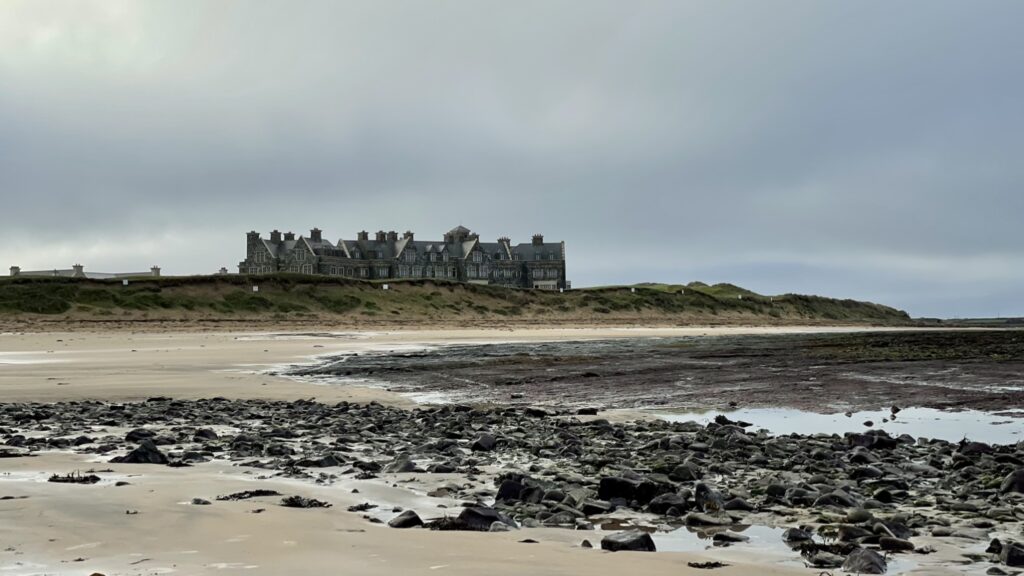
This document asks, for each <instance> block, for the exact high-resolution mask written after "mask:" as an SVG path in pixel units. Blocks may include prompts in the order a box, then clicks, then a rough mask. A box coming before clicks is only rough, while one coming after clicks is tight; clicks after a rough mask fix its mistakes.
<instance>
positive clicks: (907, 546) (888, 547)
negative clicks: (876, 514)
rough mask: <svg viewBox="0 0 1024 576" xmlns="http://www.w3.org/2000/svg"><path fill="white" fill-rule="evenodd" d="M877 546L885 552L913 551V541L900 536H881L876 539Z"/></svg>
mask: <svg viewBox="0 0 1024 576" xmlns="http://www.w3.org/2000/svg"><path fill="white" fill-rule="evenodd" d="M878 546H879V547H881V548H882V550H885V551H887V552H913V551H914V543H913V542H911V541H909V540H904V539H902V538H893V537H891V536H882V537H881V538H879V539H878Z"/></svg>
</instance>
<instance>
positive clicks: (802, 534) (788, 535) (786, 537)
mask: <svg viewBox="0 0 1024 576" xmlns="http://www.w3.org/2000/svg"><path fill="white" fill-rule="evenodd" d="M812 539H813V536H812V535H811V533H810V532H808V531H806V530H801V529H800V528H787V529H786V531H785V532H783V533H782V541H783V542H810V541H811V540H812Z"/></svg>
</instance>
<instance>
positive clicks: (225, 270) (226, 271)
mask: <svg viewBox="0 0 1024 576" xmlns="http://www.w3.org/2000/svg"><path fill="white" fill-rule="evenodd" d="M217 273H218V274H221V275H223V274H227V273H228V269H227V268H224V267H223V266H222V267H221V269H220V270H218V271H217Z"/></svg>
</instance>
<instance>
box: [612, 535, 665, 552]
mask: <svg viewBox="0 0 1024 576" xmlns="http://www.w3.org/2000/svg"><path fill="white" fill-rule="evenodd" d="M601 549H602V550H608V551H610V552H621V551H627V550H628V551H633V552H655V551H657V548H655V546H654V539H653V538H651V535H650V534H648V533H647V532H642V531H640V530H629V531H627V532H616V533H615V534H609V535H608V536H605V537H604V538H602V539H601Z"/></svg>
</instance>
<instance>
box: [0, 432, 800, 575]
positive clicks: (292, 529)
mask: <svg viewBox="0 0 1024 576" xmlns="http://www.w3.org/2000/svg"><path fill="white" fill-rule="evenodd" d="M89 469H96V470H112V472H102V471H100V472H98V475H99V476H101V477H102V478H104V480H102V481H101V482H100V483H98V484H93V485H69V484H55V483H48V482H46V478H47V477H48V476H49V475H50V474H52V473H61V474H64V473H67V472H69V471H73V470H81V471H85V470H89ZM244 470H245V469H242V468H232V467H230V466H227V465H224V464H220V463H207V464H203V465H199V466H195V467H191V468H168V467H165V466H146V465H137V464H136V465H129V464H122V465H118V464H106V463H102V462H88V461H87V460H86V458H84V457H82V456H78V455H73V454H66V453H53V452H51V453H45V454H41V455H40V456H38V457H35V458H17V459H7V460H0V498H2V497H3V496H13V497H15V498H16V499H12V500H0V542H2V543H3V546H4V548H5V550H2V551H0V573H3V574H11V575H14V576H24V575H29V574H66V575H76V576H77V575H83V576H88V575H90V574H93V573H94V572H99V573H102V574H105V575H108V576H109V575H114V574H124V575H128V574H135V575H148V574H234V573H238V574H275V575H276V574H295V575H301V574H310V575H314V574H315V575H320V574H337V573H344V574H365V575H368V576H372V575H378V574H379V575H388V576H390V575H394V574H432V575H433V574H453V575H466V576H477V575H479V574H538V575H570V574H594V575H600V574H626V573H637V571H640V572H639V573H643V574H651V575H660V574H665V575H669V574H685V573H688V572H689V571H690V569H689V568H687V566H686V564H687V562H693V561H706V560H707V559H708V557H709V556H708V555H705V554H700V553H664V554H642V553H628V552H621V553H607V552H602V551H600V550H587V549H583V548H580V547H579V544H580V542H581V541H582V540H583V539H584V538H588V537H589V538H590V539H591V540H592V541H594V543H595V545H596V544H597V539H595V537H594V536H595V535H594V533H587V532H579V531H572V530H557V529H550V528H535V529H522V530H516V531H512V532H505V533H472V532H433V531H426V530H403V531H398V530H394V529H391V528H388V527H387V526H386V525H376V524H370V523H369V522H367V521H366V520H365V519H363V517H362V515H360V514H357V513H349V512H346V511H345V507H346V506H348V505H352V504H358V503H360V502H364V501H366V500H367V499H373V500H374V501H377V502H381V501H382V500H386V499H388V498H391V499H392V500H394V501H401V498H403V496H402V495H401V494H398V493H399V492H400V490H398V489H394V490H391V491H389V490H388V488H387V487H386V486H384V487H381V485H380V484H379V483H372V482H369V481H367V482H358V481H352V482H350V483H349V484H342V485H335V486H329V487H325V486H316V485H313V484H309V483H301V482H296V481H288V480H279V479H267V480H260V481H258V482H256V481H255V479H254V478H255V476H256V473H254V472H250V473H249V474H248V475H247V474H246V473H245V472H244ZM247 476H248V478H247ZM119 480H121V481H127V482H130V485H127V486H120V487H119V486H115V482H116V481H119ZM351 487H359V488H360V494H352V493H351ZM253 488H262V489H274V490H278V491H280V492H282V493H283V494H301V495H303V496H307V497H315V498H319V499H322V500H325V501H328V502H331V503H332V504H333V507H331V508H325V509H292V508H284V507H281V506H279V505H278V504H277V503H278V502H279V501H280V498H279V497H278V498H273V497H266V498H259V499H252V500H245V501H238V502H223V501H217V500H215V497H216V496H217V495H220V494H228V493H231V492H236V491H241V490H249V489H253ZM403 494H404V492H403ZM21 497H27V498H21ZM196 497H200V498H205V499H207V500H210V501H211V502H212V504H211V505H208V506H196V505H192V504H191V503H190V502H191V501H192V499H193V498H196ZM405 497H407V496H405ZM260 508H262V509H264V512H261V513H253V511H254V510H256V509H260ZM126 511H132V512H137V514H126ZM531 538H532V539H534V540H537V541H538V543H536V544H527V543H520V541H521V540H525V539H531ZM712 556H713V555H712ZM727 556H728V560H729V562H730V563H731V566H729V567H728V568H725V569H720V570H716V571H715V572H714V573H715V574H716V575H721V576H739V575H743V574H753V573H757V574H779V575H784V574H810V573H813V572H812V571H810V570H803V569H799V568H796V567H793V566H792V565H781V564H780V565H776V564H775V562H781V561H782V559H774V560H772V559H765V558H763V557H758V556H757V555H751V554H744V553H743V552H742V551H739V552H737V551H730V552H729V553H728V554H727ZM765 560H768V561H767V562H765Z"/></svg>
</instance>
